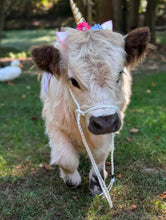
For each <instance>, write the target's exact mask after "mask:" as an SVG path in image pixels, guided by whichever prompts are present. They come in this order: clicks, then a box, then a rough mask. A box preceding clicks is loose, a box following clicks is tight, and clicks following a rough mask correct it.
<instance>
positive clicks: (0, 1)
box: [0, 0, 5, 46]
mask: <svg viewBox="0 0 166 220" xmlns="http://www.w3.org/2000/svg"><path fill="white" fill-rule="evenodd" d="M4 6H5V0H0V46H1V40H2V34H3V28H4V17H5V13H4Z"/></svg>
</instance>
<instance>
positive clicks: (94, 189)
mask: <svg viewBox="0 0 166 220" xmlns="http://www.w3.org/2000/svg"><path fill="white" fill-rule="evenodd" d="M97 166H98V168H99V172H100V174H101V177H102V178H103V180H105V179H106V177H107V171H106V170H105V160H104V161H103V162H101V163H99V164H97ZM89 190H90V195H91V196H95V195H100V194H101V193H102V189H101V187H100V183H99V181H98V178H97V175H96V173H95V171H94V169H93V167H92V168H91V170H90V173H89Z"/></svg>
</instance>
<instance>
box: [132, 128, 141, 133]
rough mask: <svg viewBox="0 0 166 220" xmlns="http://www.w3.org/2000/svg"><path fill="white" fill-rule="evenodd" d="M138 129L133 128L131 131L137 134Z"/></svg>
mask: <svg viewBox="0 0 166 220" xmlns="http://www.w3.org/2000/svg"><path fill="white" fill-rule="evenodd" d="M138 131H139V130H138V129H137V128H132V129H131V130H130V133H133V134H135V133H138Z"/></svg>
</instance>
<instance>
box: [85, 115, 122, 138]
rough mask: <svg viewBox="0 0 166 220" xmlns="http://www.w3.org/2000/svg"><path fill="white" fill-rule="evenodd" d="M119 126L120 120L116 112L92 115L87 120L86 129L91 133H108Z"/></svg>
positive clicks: (116, 129) (114, 130)
mask: <svg viewBox="0 0 166 220" xmlns="http://www.w3.org/2000/svg"><path fill="white" fill-rule="evenodd" d="M120 127H121V120H120V118H119V116H118V114H117V113H115V114H112V115H107V116H99V117H94V116H91V117H90V120H89V126H88V129H89V131H90V132H91V133H92V134H95V135H100V134H108V133H112V132H116V131H118V130H119V129H120Z"/></svg>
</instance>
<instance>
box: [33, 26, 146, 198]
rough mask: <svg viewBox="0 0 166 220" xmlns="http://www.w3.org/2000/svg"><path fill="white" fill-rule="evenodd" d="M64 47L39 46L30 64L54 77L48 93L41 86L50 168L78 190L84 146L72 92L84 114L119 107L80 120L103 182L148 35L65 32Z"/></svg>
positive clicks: (93, 184)
mask: <svg viewBox="0 0 166 220" xmlns="http://www.w3.org/2000/svg"><path fill="white" fill-rule="evenodd" d="M65 31H66V32H67V38H66V40H65V41H64V43H63V45H62V44H61V43H60V42H56V44H55V45H54V46H40V47H34V48H33V49H32V58H33V60H34V62H35V63H36V65H37V66H38V67H39V68H40V69H41V70H42V71H43V72H48V73H51V74H52V77H51V79H50V80H49V84H48V88H47V90H48V91H46V90H45V85H44V81H45V77H47V76H45V75H46V74H47V73H43V77H42V81H41V100H42V102H43V112H42V115H43V118H44V120H45V126H46V133H47V134H48V137H49V144H50V147H51V164H58V165H59V167H60V173H61V177H62V178H63V180H64V182H65V183H66V184H67V185H68V186H78V185H79V184H80V183H81V177H80V174H79V172H78V166H79V152H80V151H84V146H83V143H82V139H81V136H80V133H79V131H78V127H77V122H76V115H75V109H76V105H75V103H74V102H73V99H72V97H71V94H70V89H71V90H72V92H73V94H74V96H75V97H76V99H77V100H78V102H79V104H80V106H81V109H82V110H84V111H85V110H87V109H89V108H91V107H94V106H101V105H115V106H118V107H119V109H120V114H119V112H117V111H116V110H115V109H98V110H94V111H91V112H90V113H88V114H87V115H86V116H85V117H82V118H81V125H82V128H83V130H84V134H85V136H86V140H87V142H88V144H89V146H90V148H91V151H92V154H93V156H94V158H95V161H96V163H97V165H98V167H99V169H100V172H101V175H102V176H103V178H106V171H105V160H106V158H107V156H108V153H109V152H110V150H111V149H110V148H111V146H110V143H111V137H112V136H111V133H112V132H117V131H118V130H119V129H120V128H121V127H122V124H123V118H124V112H125V109H126V107H127V105H128V103H129V101H130V95H131V81H132V80H131V75H130V70H131V69H132V68H133V67H134V66H135V65H137V63H138V62H139V61H141V60H142V59H143V58H144V57H145V55H146V52H147V48H148V44H149V39H150V34H149V30H148V28H140V29H136V30H134V31H132V32H130V33H129V34H128V35H126V36H122V35H121V34H119V33H115V32H111V31H109V30H94V31H91V30H86V31H84V32H82V31H78V30H75V29H66V30H65ZM89 178H90V191H91V194H92V195H94V194H99V193H100V192H101V189H100V186H99V183H98V181H97V178H96V175H95V173H94V170H93V168H91V170H90V173H89Z"/></svg>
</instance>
